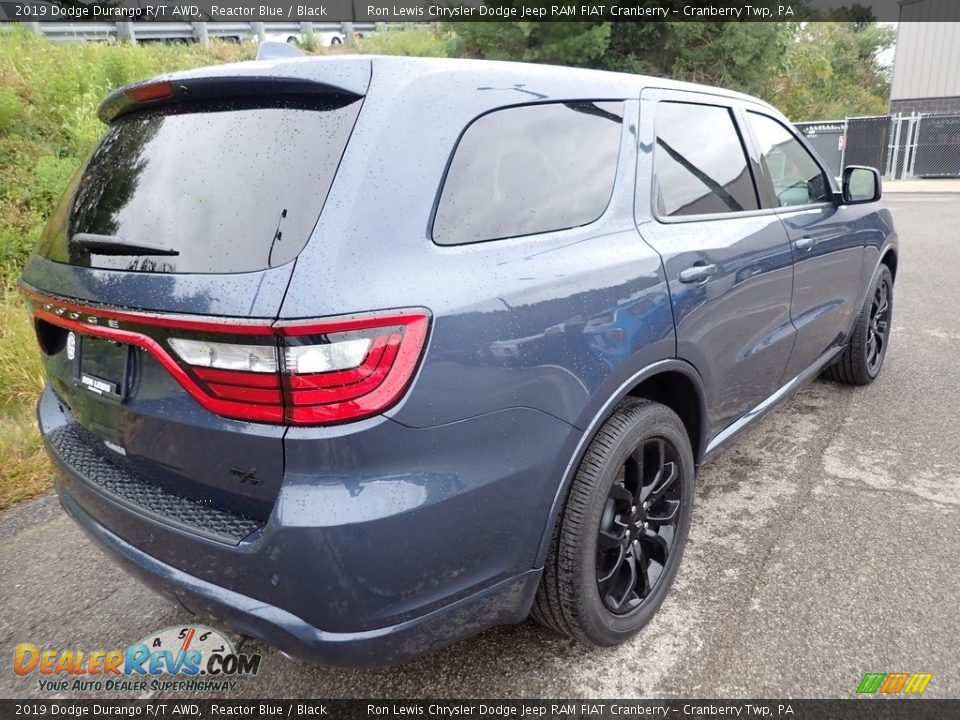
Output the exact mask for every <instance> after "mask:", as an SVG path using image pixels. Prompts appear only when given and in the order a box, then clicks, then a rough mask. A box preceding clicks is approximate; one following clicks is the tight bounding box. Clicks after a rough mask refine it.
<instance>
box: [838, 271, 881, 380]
mask: <svg viewBox="0 0 960 720" xmlns="http://www.w3.org/2000/svg"><path fill="white" fill-rule="evenodd" d="M892 318H893V275H892V274H891V273H890V270H889V269H888V268H887V266H886V265H881V266H880V273H879V275H878V276H877V280H876V282H875V283H874V285H873V289H872V291H871V292H870V294H869V295H867V299H866V301H865V302H864V303H863V307H862V308H861V309H860V315H859V317H857V323H856V325H854V327H853V332H852V333H850V342H848V343H847V347H846V348H845V349H844V351H843V352H842V353H840V359H839V360H837V362H836V363H835V364H833V365H831V366H830V367H828V368H827V369H826V370H825V371H824V373H823V374H824V377H826V378H829V379H830V380H835V381H836V382H841V383H845V384H847V385H869V384H870V383H872V382H873V381H874V380H875V379H876V378H877V376H878V375H879V374H880V370H881V369H882V368H883V359H884V358H885V357H886V355H887V345H888V344H889V342H890V330H891V321H892Z"/></svg>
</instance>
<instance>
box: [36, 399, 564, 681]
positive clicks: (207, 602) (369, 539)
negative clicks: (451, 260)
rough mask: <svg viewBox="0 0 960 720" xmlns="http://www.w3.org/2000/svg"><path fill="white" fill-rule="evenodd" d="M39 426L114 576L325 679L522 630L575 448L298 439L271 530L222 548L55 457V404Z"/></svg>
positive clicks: (430, 434)
mask: <svg viewBox="0 0 960 720" xmlns="http://www.w3.org/2000/svg"><path fill="white" fill-rule="evenodd" d="M38 415H39V419H40V427H41V432H42V434H43V436H44V439H45V441H46V443H47V449H48V452H49V453H50V455H51V457H52V458H53V459H54V461H55V463H56V464H57V466H58V468H59V470H60V473H59V477H58V478H57V481H56V489H57V492H58V494H59V496H60V500H61V503H62V505H63V507H64V508H65V509H66V510H67V512H68V513H69V514H70V515H71V516H72V517H73V518H74V519H75V520H76V521H77V522H78V523H79V524H80V525H81V526H82V527H83V529H84V530H85V531H86V532H87V533H88V534H90V535H91V536H92V537H93V538H94V539H95V540H97V541H98V542H99V543H100V544H101V545H102V546H104V547H105V548H106V549H107V550H108V551H109V552H110V553H111V554H112V555H113V556H114V557H115V558H116V559H117V560H118V562H119V563H120V564H122V565H123V566H124V567H126V569H128V570H129V571H130V572H131V573H132V574H134V575H135V576H137V577H139V578H140V579H141V580H143V581H144V582H146V583H147V584H148V585H150V586H152V587H154V588H156V589H157V590H158V591H159V592H161V593H162V594H164V595H166V596H168V597H171V598H175V599H176V600H177V601H178V602H180V603H182V604H183V605H184V606H185V607H186V608H188V609H189V610H191V611H193V612H195V613H197V614H198V615H203V616H207V617H211V618H214V619H216V620H219V621H221V622H223V623H224V624H225V625H227V626H228V627H230V628H233V629H235V630H236V631H238V632H240V633H242V634H245V635H249V636H252V637H256V638H258V639H261V640H263V641H265V642H266V643H268V644H270V645H274V646H276V647H278V648H280V649H281V650H283V651H284V652H286V653H288V654H290V655H294V656H297V657H301V658H303V659H306V660H309V661H312V662H319V663H323V664H333V665H371V664H384V663H391V662H397V661H400V660H403V659H405V658H409V657H412V656H415V655H418V654H421V653H423V652H427V651H430V650H433V649H437V648H439V647H442V646H444V645H448V644H450V643H452V642H455V641H457V640H459V639H462V638H465V637H468V636H470V635H474V634H476V633H477V632H479V631H481V630H483V629H485V628H488V627H491V626H494V625H498V624H508V623H516V622H520V621H521V620H523V619H524V618H525V617H526V615H527V613H528V611H529V608H530V606H531V604H532V601H533V596H534V594H535V592H536V588H537V584H538V581H539V577H540V569H539V568H537V567H536V564H535V563H536V556H537V552H538V550H539V543H540V540H541V537H542V535H543V531H544V527H545V524H546V520H547V517H548V515H549V510H550V505H551V502H552V501H553V498H554V495H555V492H556V484H557V482H558V480H557V478H559V477H561V472H560V470H559V469H558V467H560V466H562V464H563V463H562V461H561V460H560V459H561V458H564V457H569V452H568V445H570V444H573V443H575V442H576V440H577V439H578V438H579V433H578V431H573V430H572V429H571V427H570V426H569V425H567V424H565V423H563V422H561V421H559V420H557V419H556V418H553V417H551V416H549V415H545V414H543V413H539V412H537V411H532V410H525V409H514V410H508V411H503V412H500V413H493V414H491V415H490V416H481V417H478V418H473V419H471V420H466V421H462V422H459V423H454V424H451V425H448V426H440V427H437V428H429V429H418V430H413V429H410V428H405V427H403V426H401V425H399V424H397V423H395V422H393V421H390V420H386V419H383V418H380V419H377V420H376V421H373V422H370V423H367V424H364V425H360V424H358V425H357V429H355V430H351V429H349V428H347V426H343V427H342V428H339V429H327V431H323V432H320V433H319V434H318V435H317V436H315V437H311V436H308V435H306V434H305V433H301V434H300V435H299V436H297V437H292V438H288V450H287V474H286V476H285V480H284V483H283V486H282V488H281V490H280V494H279V496H278V498H277V501H276V505H275V506H274V509H273V512H272V513H271V515H270V518H269V520H268V521H267V523H266V524H265V525H263V526H262V527H260V528H258V529H256V530H255V531H253V532H252V533H251V534H250V535H249V536H247V537H244V538H242V539H235V540H233V541H232V542H231V541H229V540H226V541H225V539H224V538H223V537H219V538H218V537H216V536H213V535H210V534H207V535H204V534H202V533H198V532H196V531H192V530H191V528H190V527H188V526H185V525H184V524H183V523H177V522H170V521H169V518H168V519H167V520H166V521H165V519H164V518H163V517H162V516H160V515H158V513H156V512H153V513H151V512H145V511H144V510H143V508H138V507H137V506H136V504H135V503H131V502H130V498H129V496H128V497H121V496H118V495H117V494H116V493H114V492H112V491H111V490H112V489H113V488H115V486H114V485H108V486H106V487H104V485H103V483H100V484H98V483H97V482H95V481H94V479H93V475H91V474H90V473H91V472H93V471H94V470H96V468H97V467H99V466H98V465H97V463H99V462H108V461H107V460H91V459H90V458H89V457H87V458H84V459H83V460H82V462H78V461H77V456H76V455H75V454H74V453H64V452H62V447H61V446H58V444H57V443H56V442H55V438H56V436H57V433H58V432H59V431H61V430H62V429H63V428H64V426H65V425H69V424H70V423H71V422H72V417H71V416H70V414H69V411H68V410H67V409H66V408H65V407H64V406H62V405H61V403H60V402H59V400H58V399H57V397H56V395H55V394H54V393H53V392H52V391H51V390H50V389H49V388H48V389H47V390H46V391H45V392H44V394H43V396H42V398H41V401H40V404H39V407H38ZM91 463H92V464H91ZM91 468H93V469H91ZM311 468H314V470H313V471H312V474H309V473H308V471H310V469H311ZM315 468H323V470H322V471H317V470H316V469H315ZM351 470H352V472H349V474H347V473H348V471H351ZM135 499H136V498H135ZM152 507H154V508H156V507H159V505H157V504H154V505H152Z"/></svg>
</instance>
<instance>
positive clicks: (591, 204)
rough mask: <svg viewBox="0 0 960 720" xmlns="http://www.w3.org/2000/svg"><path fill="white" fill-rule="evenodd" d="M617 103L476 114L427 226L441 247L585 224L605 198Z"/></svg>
mask: <svg viewBox="0 0 960 720" xmlns="http://www.w3.org/2000/svg"><path fill="white" fill-rule="evenodd" d="M622 124H623V103H611V102H577V103H564V104H560V103H556V104H544V105H527V106H524V107H515V108H507V109H504V110H498V111H496V112H492V113H489V114H487V115H483V116H482V117H480V118H478V119H477V120H476V121H474V122H473V123H472V124H471V125H470V126H469V127H468V128H467V130H466V132H465V133H464V134H463V137H462V138H461V139H460V143H459V144H458V145H457V149H456V152H455V153H454V156H453V161H452V162H451V164H450V169H449V170H448V172H447V178H446V181H445V182H444V186H443V192H442V194H441V196H440V205H439V206H438V208H437V214H436V218H435V219H434V223H433V239H434V240H435V241H436V242H438V243H440V244H441V245H458V244H461V243H470V242H477V241H480V240H495V239H497V238H506V237H515V236H518V235H531V234H533V233H541V232H548V231H550V230H562V229H565V228H571V227H577V226H579V225H586V224H588V223H591V222H593V221H594V220H596V219H597V218H599V217H600V215H602V214H603V211H604V210H605V209H606V207H607V204H608V203H609V202H610V194H611V193H612V191H613V180H614V177H615V175H616V170H617V157H618V155H619V151H620V129H621V125H622Z"/></svg>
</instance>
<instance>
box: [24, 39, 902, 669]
mask: <svg viewBox="0 0 960 720" xmlns="http://www.w3.org/2000/svg"><path fill="white" fill-rule="evenodd" d="M100 117H101V118H102V119H103V120H104V122H105V123H107V125H108V129H107V131H106V135H105V137H104V138H103V140H102V142H101V143H100V145H99V146H98V147H97V149H96V150H95V151H94V152H93V154H92V155H91V157H90V159H89V161H88V162H87V164H86V166H85V167H84V168H83V169H82V170H80V172H79V173H78V174H77V175H76V177H75V178H74V180H73V182H72V184H71V186H70V188H69V190H68V192H67V193H66V195H65V197H64V199H63V201H62V204H61V205H60V206H59V208H58V209H57V210H56V211H55V213H54V215H53V217H52V218H51V220H50V222H49V225H48V227H47V229H46V231H45V233H44V235H43V237H42V239H41V241H40V244H39V246H38V247H37V249H36V251H35V252H34V253H33V255H32V256H31V258H30V259H29V261H28V264H27V266H26V268H25V270H24V273H23V281H22V287H23V291H24V293H25V295H26V297H27V298H28V302H29V305H30V308H31V312H32V313H33V317H34V321H35V325H36V335H37V338H38V341H39V345H40V349H41V351H42V356H43V362H44V364H45V369H46V375H47V378H48V383H47V387H46V389H45V390H44V391H43V395H42V397H41V399H40V402H39V408H38V414H39V422H40V426H41V429H42V433H43V437H44V439H45V442H46V444H47V447H48V449H49V452H50V454H51V456H52V457H53V458H54V460H55V461H56V463H57V465H58V469H59V472H58V478H57V480H56V488H57V492H58V493H59V496H60V500H61V502H62V504H63V506H64V508H65V509H66V511H67V512H68V513H69V514H70V515H71V516H72V517H73V518H74V519H75V520H76V521H77V522H78V523H79V524H80V525H81V526H82V527H83V528H84V529H85V530H86V531H87V532H88V533H89V534H90V535H91V536H92V537H93V538H95V539H96V540H97V541H99V543H100V544H101V545H102V546H104V547H105V548H107V549H108V550H109V551H110V552H111V553H112V555H113V556H115V557H116V559H117V560H118V561H119V562H121V563H122V564H123V565H125V566H126V567H127V568H128V569H130V570H131V571H133V572H134V573H135V574H136V575H138V576H140V577H141V578H142V579H144V580H145V581H146V582H147V583H149V584H151V585H152V586H154V587H155V588H157V589H158V590H159V591H160V592H162V593H164V594H166V595H167V596H169V597H173V598H176V599H177V600H178V601H179V602H181V603H182V604H183V605H184V606H185V607H186V608H188V609H189V610H191V611H193V612H196V613H198V614H202V615H205V616H208V617H213V618H216V619H218V620H220V621H222V622H224V623H226V624H228V625H229V626H230V627H232V628H233V629H235V630H236V631H238V632H240V633H243V634H246V635H249V636H254V637H258V638H261V639H263V640H265V641H266V642H269V643H271V644H273V645H275V646H278V647H280V648H281V649H283V650H284V651H286V652H288V653H290V654H293V655H296V656H300V657H303V658H307V659H311V660H313V661H317V662H322V663H332V664H369V663H382V662H391V661H396V660H400V659H403V658H406V657H410V656H412V655H415V654H417V653H421V652H424V651H427V650H430V649H433V648H437V647H439V646H442V645H444V644H447V643H450V642H452V641H454V640H457V639H459V638H463V637H466V636H469V635H471V634H474V633H476V632H478V631H480V630H482V629H483V628H486V627H489V626H492V625H495V624H503V623H515V622H519V621H521V620H523V619H524V618H526V617H527V616H528V615H530V614H531V613H532V615H533V617H534V618H536V619H537V620H539V621H540V622H541V623H543V624H545V625H547V626H549V627H551V628H554V629H556V630H558V631H560V632H563V633H566V634H568V635H570V636H572V637H573V638H576V639H578V640H581V641H583V642H586V643H592V644H595V645H613V644H616V643H620V642H622V641H624V640H627V639H628V638H630V637H631V636H632V635H633V634H634V633H636V631H637V630H638V629H639V628H640V627H641V626H642V625H643V624H644V623H645V622H647V621H648V620H649V619H650V617H651V616H652V615H653V613H654V612H655V611H656V609H657V608H658V607H659V606H660V604H661V603H662V601H663V599H664V596H665V595H666V593H667V592H668V590H669V588H670V585H671V582H672V580H673V578H674V576H675V575H676V572H677V568H678V565H679V563H680V558H681V555H682V553H683V550H684V544H685V541H686V538H687V534H688V528H689V526H690V519H691V503H692V500H693V496H694V482H695V478H696V473H697V469H698V467H699V466H700V465H701V463H703V462H704V460H705V459H707V458H708V457H709V456H711V455H712V454H713V453H714V452H715V451H716V450H717V449H718V448H720V447H721V446H722V445H724V444H725V443H726V442H727V441H729V440H730V439H731V438H733V437H734V436H735V435H737V434H738V433H739V432H740V431H741V430H743V429H744V428H746V427H748V426H749V425H750V424H751V423H752V422H753V421H754V420H755V419H756V418H758V417H760V416H762V415H763V413H764V412H765V411H766V410H768V409H769V408H771V407H772V406H774V405H776V404H777V403H778V401H780V400H782V399H784V398H785V397H788V396H789V395H790V394H791V393H792V391H794V390H795V389H796V388H798V387H800V386H801V385H803V384H804V383H805V382H806V381H808V380H810V379H812V378H814V377H816V376H817V375H819V374H821V373H822V372H825V373H826V374H827V375H828V376H829V377H831V378H833V379H835V380H837V381H842V382H846V383H852V384H866V383H869V382H871V381H872V380H873V379H874V378H875V377H876V376H877V374H878V373H879V371H880V368H881V365H882V363H883V359H884V355H885V353H886V350H887V343H888V339H889V333H890V321H891V312H892V300H893V284H894V278H895V276H896V272H897V253H898V248H897V239H896V234H895V232H894V229H893V225H892V220H891V217H890V214H889V212H888V211H887V210H885V209H883V208H882V207H880V206H879V204H878V203H877V200H878V199H879V196H880V180H879V177H878V175H877V173H876V171H874V170H872V169H868V168H860V167H849V168H846V169H845V171H844V173H843V177H842V182H838V181H837V180H836V179H835V178H833V177H832V176H831V174H830V173H828V172H827V171H826V170H825V169H824V166H823V165H822V164H821V162H820V160H819V159H818V158H817V157H816V155H815V154H814V153H812V152H811V150H810V148H809V147H808V145H807V143H806V142H805V140H804V139H803V138H802V137H801V136H799V135H798V134H797V133H796V131H795V130H794V128H793V127H792V126H791V124H790V123H789V122H788V121H787V120H786V119H785V118H784V117H783V116H782V115H781V114H780V113H778V112H777V111H776V110H774V109H773V108H771V107H770V106H769V105H767V104H765V103H762V102H760V101H758V100H755V99H753V98H750V97H747V96H744V95H740V94H736V93H733V92H727V91H724V90H718V89H713V88H707V87H701V86H696V85H689V84H682V83H677V82H672V81H669V80H662V79H657V78H651V77H641V76H632V75H623V74H614V73H605V72H598V71H591V70H577V69H567V68H557V67H548V66H535V65H526V64H512V63H496V62H482V61H458V60H430V59H409V58H381V57H372V58H371V57H361V56H351V57H339V58H295V59H274V60H269V59H266V60H259V61H252V62H246V63H240V64H236V65H225V66H219V67H214V68H204V69H200V70H194V71H188V72H182V73H178V74H175V75H170V76H165V77H161V78H159V79H156V80H152V81H149V82H144V83H140V84H136V85H133V86H131V87H127V88H125V89H121V90H119V91H117V92H115V93H114V94H113V95H111V96H110V97H109V98H108V99H107V100H106V101H105V102H104V104H103V106H102V107H101V109H100Z"/></svg>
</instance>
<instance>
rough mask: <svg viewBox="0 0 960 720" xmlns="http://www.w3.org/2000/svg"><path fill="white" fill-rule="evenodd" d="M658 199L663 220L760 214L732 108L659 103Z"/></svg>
mask: <svg viewBox="0 0 960 720" xmlns="http://www.w3.org/2000/svg"><path fill="white" fill-rule="evenodd" d="M656 112H657V116H656V133H657V147H656V149H655V150H654V156H653V157H654V160H653V169H654V199H655V203H656V208H657V213H658V214H659V215H660V216H663V217H678V216H684V215H706V214H714V213H732V212H743V211H747V210H757V209H759V207H760V204H759V202H758V201H757V192H756V188H755V187H754V184H753V178H752V176H751V174H750V169H749V166H748V165H747V155H746V152H745V150H744V146H743V141H742V139H741V138H740V134H739V132H737V127H736V125H735V124H734V121H733V116H732V115H731V113H730V109H729V108H726V107H720V106H717V105H697V104H693V103H679V102H666V101H665V102H660V103H658V104H657V110H656Z"/></svg>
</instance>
